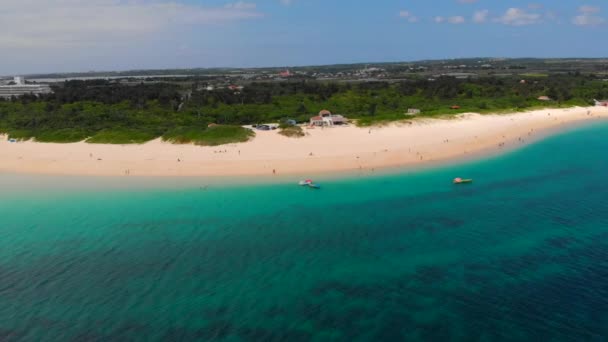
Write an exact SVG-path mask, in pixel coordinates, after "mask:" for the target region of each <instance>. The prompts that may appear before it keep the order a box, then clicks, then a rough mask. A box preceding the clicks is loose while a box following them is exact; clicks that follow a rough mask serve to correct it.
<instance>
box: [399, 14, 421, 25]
mask: <svg viewBox="0 0 608 342" xmlns="http://www.w3.org/2000/svg"><path fill="white" fill-rule="evenodd" d="M399 17H401V18H403V19H406V20H407V21H408V22H410V23H417V22H418V17H416V16H415V15H413V14H412V13H410V12H409V11H400V12H399Z"/></svg>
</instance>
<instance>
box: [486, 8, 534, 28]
mask: <svg viewBox="0 0 608 342" xmlns="http://www.w3.org/2000/svg"><path fill="white" fill-rule="evenodd" d="M540 20H541V15H540V14H537V13H529V12H526V11H525V10H523V9H521V8H509V9H508V10H507V12H506V13H505V14H504V15H503V16H501V17H500V18H497V19H496V21H497V22H499V23H502V24H505V25H512V26H524V25H532V24H537V23H539V22H540Z"/></svg>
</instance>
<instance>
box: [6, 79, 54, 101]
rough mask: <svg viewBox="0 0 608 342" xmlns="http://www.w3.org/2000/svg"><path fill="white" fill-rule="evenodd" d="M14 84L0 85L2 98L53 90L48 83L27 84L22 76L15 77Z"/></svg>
mask: <svg viewBox="0 0 608 342" xmlns="http://www.w3.org/2000/svg"><path fill="white" fill-rule="evenodd" d="M13 83H14V84H9V85H1V86H0V98H5V99H10V98H11V97H13V96H21V95H25V94H33V95H40V94H49V93H51V92H52V90H51V87H49V85H48V84H25V80H24V79H23V78H22V77H15V78H13Z"/></svg>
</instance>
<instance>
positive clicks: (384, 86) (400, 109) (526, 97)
mask: <svg viewBox="0 0 608 342" xmlns="http://www.w3.org/2000/svg"><path fill="white" fill-rule="evenodd" d="M207 82H208V81H207V80H205V79H199V80H194V81H192V82H158V83H153V82H152V83H144V82H139V83H138V82H135V83H122V82H120V81H107V80H91V81H66V82H65V83H63V84H60V85H56V86H53V91H54V93H52V94H47V95H42V96H40V97H36V96H33V95H24V96H21V97H20V98H13V99H11V100H0V131H2V132H5V133H8V134H9V135H10V136H11V137H14V138H17V139H30V138H35V139H36V140H38V141H58V142H69V141H80V140H84V139H87V138H91V142H115V143H129V142H144V141H147V140H150V139H154V138H157V137H161V136H164V137H170V140H171V141H178V142H189V141H196V136H197V135H199V133H200V134H202V132H204V131H206V130H208V126H209V124H219V125H246V124H255V123H262V122H273V121H274V122H276V121H280V120H281V119H285V118H294V119H296V120H297V121H299V122H306V121H308V119H309V118H310V116H311V115H314V114H316V113H318V112H319V111H320V110H321V109H329V110H330V111H332V112H334V113H339V114H343V115H345V116H347V117H349V118H352V119H358V120H359V123H360V124H372V123H375V122H379V121H391V120H402V119H404V118H405V117H404V113H405V112H407V110H408V108H417V109H420V110H421V111H422V115H424V116H433V115H440V114H449V113H461V112H492V111H495V112H496V111H503V110H525V109H530V108H534V107H538V106H564V105H589V104H592V100H593V99H600V98H601V99H604V98H608V82H605V81H603V80H601V79H597V78H595V77H594V76H588V75H580V74H574V73H573V74H565V75H550V76H534V75H531V76H530V77H527V78H525V80H522V79H521V78H519V77H517V78H516V77H505V78H500V77H480V78H473V79H456V78H453V77H440V78H437V79H431V80H429V79H418V80H415V79H414V80H408V81H399V82H392V83H389V82H320V81H314V80H292V81H284V82H258V83H255V82H254V83H248V84H243V87H242V88H241V87H238V88H237V87H223V88H215V89H212V90H208V88H207V85H208V83H207ZM539 96H549V97H550V98H551V99H552V100H553V101H551V102H541V101H539V100H538V97H539ZM455 105H456V106H458V107H459V109H456V110H452V109H450V107H452V106H455ZM228 131H230V130H226V132H228ZM231 132H232V131H231ZM241 133H242V132H241ZM239 134H240V133H239ZM180 135H183V136H180ZM188 137H192V139H190V138H188Z"/></svg>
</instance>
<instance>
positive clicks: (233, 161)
mask: <svg viewBox="0 0 608 342" xmlns="http://www.w3.org/2000/svg"><path fill="white" fill-rule="evenodd" d="M607 117H608V108H605V107H589V108H581V107H577V108H569V109H545V110H538V111H533V112H526V113H517V114H508V115H479V114H463V115H461V116H459V117H457V118H453V119H446V120H439V119H433V120H431V119H419V120H414V121H413V122H412V123H395V124H390V125H387V126H385V127H372V128H371V129H370V128H358V127H354V126H349V127H334V128H324V129H321V128H315V129H306V132H307V136H306V137H304V138H300V139H294V138H286V137H284V136H281V135H279V134H277V132H274V131H270V132H257V136H256V138H255V139H254V140H252V141H250V142H247V143H243V144H231V145H225V146H219V147H199V146H193V145H172V144H169V143H164V142H162V141H160V140H154V141H151V142H148V143H146V144H142V145H124V146H123V145H95V144H87V143H84V142H79V143H72V144H49V143H36V142H29V141H28V142H18V143H10V142H8V141H7V139H6V137H5V136H4V137H0V172H7V173H41V174H63V175H95V176H120V175H123V176H131V177H133V176H255V175H273V174H274V172H276V174H277V175H305V174H320V173H336V172H338V171H357V170H361V171H365V172H368V171H369V172H371V171H372V170H379V169H381V168H387V167H400V166H404V167H407V166H416V165H425V164H429V163H433V162H441V161H449V160H453V159H460V158H463V157H470V156H472V155H475V154H480V153H496V152H498V151H500V150H502V149H507V148H514V147H516V146H521V145H524V144H526V143H529V142H531V141H533V140H534V139H538V138H540V136H542V135H544V134H547V132H549V131H551V130H556V129H565V128H567V127H571V126H572V125H575V124H577V123H580V122H583V121H589V120H598V119H601V118H607ZM273 170H274V172H273Z"/></svg>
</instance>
